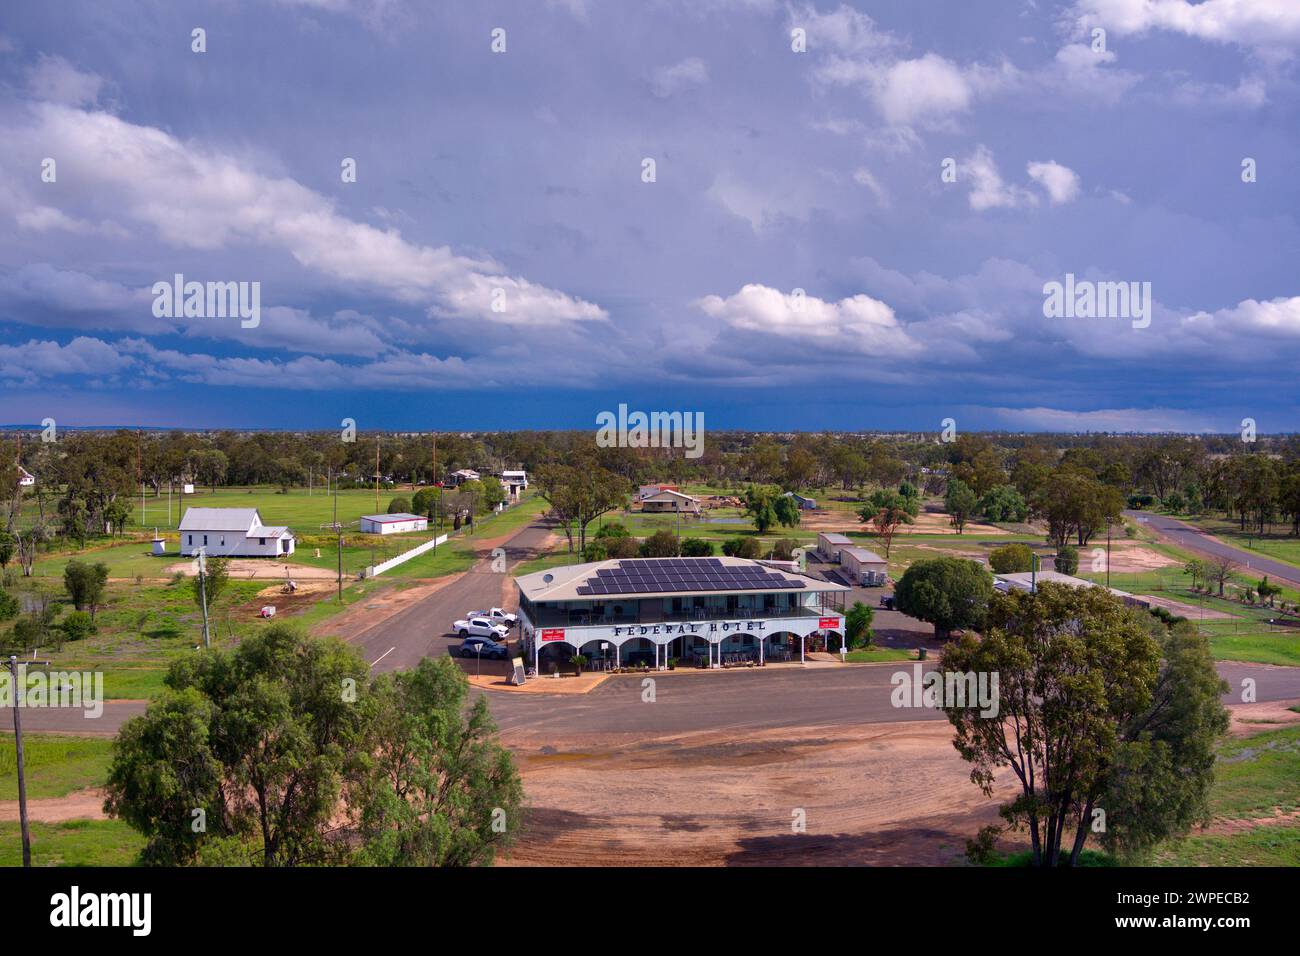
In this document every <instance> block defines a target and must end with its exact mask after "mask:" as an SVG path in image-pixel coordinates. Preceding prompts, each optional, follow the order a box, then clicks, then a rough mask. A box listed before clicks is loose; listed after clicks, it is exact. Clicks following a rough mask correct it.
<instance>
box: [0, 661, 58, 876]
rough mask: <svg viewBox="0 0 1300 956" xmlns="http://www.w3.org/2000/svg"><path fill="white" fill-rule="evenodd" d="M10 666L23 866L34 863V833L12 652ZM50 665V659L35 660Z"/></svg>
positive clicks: (14, 662) (8, 663)
mask: <svg viewBox="0 0 1300 956" xmlns="http://www.w3.org/2000/svg"><path fill="white" fill-rule="evenodd" d="M6 663H7V665H8V667H9V677H10V680H11V683H10V685H9V698H10V702H11V703H12V704H13V709H14V750H15V756H16V757H17V760H18V820H19V827H20V829H21V830H22V834H23V866H25V867H30V866H31V865H32V833H31V828H30V826H29V825H28V822H27V781H26V779H25V778H24V776H23V720H22V717H21V716H20V715H19V713H18V658H17V657H16V656H15V655H13V654H10V655H9V660H8V661H7V662H6ZM33 663H39V664H42V665H48V664H49V663H50V662H49V661H34V662H33Z"/></svg>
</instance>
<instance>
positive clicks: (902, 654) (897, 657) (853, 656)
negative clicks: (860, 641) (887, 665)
mask: <svg viewBox="0 0 1300 956" xmlns="http://www.w3.org/2000/svg"><path fill="white" fill-rule="evenodd" d="M915 657H916V652H915V651H909V650H905V649H903V648H897V647H862V648H859V649H858V650H856V651H849V653H848V655H847V656H846V657H845V660H847V661H848V662H849V663H850V664H874V663H876V662H877V661H908V660H912V659H914V658H915Z"/></svg>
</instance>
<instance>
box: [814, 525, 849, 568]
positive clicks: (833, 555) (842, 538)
mask: <svg viewBox="0 0 1300 956" xmlns="http://www.w3.org/2000/svg"><path fill="white" fill-rule="evenodd" d="M852 544H853V542H852V541H850V540H849V539H848V536H847V535H842V534H837V533H835V532H834V531H819V532H818V533H817V553H818V554H819V555H821V559H822V560H823V561H834V562H838V561H839V560H840V549H841V548H847V547H851V546H852Z"/></svg>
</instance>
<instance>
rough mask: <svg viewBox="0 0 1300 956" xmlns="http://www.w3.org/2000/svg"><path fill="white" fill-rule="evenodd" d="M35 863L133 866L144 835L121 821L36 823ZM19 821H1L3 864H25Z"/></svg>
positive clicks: (33, 838)
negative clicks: (23, 862)
mask: <svg viewBox="0 0 1300 956" xmlns="http://www.w3.org/2000/svg"><path fill="white" fill-rule="evenodd" d="M31 835H32V865H33V866H131V865H132V864H133V863H134V862H135V860H136V858H137V857H138V856H139V854H140V851H141V850H142V849H143V848H144V842H145V841H144V837H142V836H141V835H140V834H138V833H137V832H136V831H135V830H132V829H131V828H130V827H129V826H127V825H126V824H125V823H123V822H121V821H120V820H69V821H67V822H66V823H33V824H32V825H31ZM22 861H23V857H22V834H21V832H20V830H19V827H18V823H17V822H16V821H15V822H4V823H0V866H22Z"/></svg>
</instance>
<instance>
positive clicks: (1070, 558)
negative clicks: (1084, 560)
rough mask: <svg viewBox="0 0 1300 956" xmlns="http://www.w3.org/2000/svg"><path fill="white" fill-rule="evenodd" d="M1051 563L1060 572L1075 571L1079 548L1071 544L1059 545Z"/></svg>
mask: <svg viewBox="0 0 1300 956" xmlns="http://www.w3.org/2000/svg"><path fill="white" fill-rule="evenodd" d="M1052 563H1053V564H1054V565H1055V567H1056V570H1057V572H1059V573H1060V574H1075V573H1077V572H1078V570H1079V549H1078V548H1076V547H1075V546H1074V545H1072V544H1063V545H1061V547H1060V548H1059V549H1058V550H1057V552H1056V558H1055V560H1054V561H1053V562H1052Z"/></svg>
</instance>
